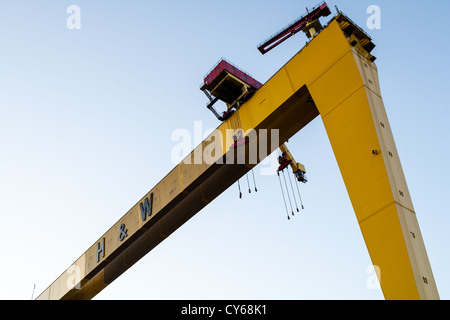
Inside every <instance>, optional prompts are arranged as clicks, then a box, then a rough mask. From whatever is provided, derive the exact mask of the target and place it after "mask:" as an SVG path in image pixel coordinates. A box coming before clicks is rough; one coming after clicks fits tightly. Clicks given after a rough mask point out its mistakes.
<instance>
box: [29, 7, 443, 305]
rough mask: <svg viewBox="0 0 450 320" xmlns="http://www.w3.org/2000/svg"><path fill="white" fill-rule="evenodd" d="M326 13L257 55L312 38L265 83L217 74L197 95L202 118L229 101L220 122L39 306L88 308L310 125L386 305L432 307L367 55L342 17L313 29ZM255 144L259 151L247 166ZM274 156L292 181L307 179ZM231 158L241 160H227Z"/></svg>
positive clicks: (423, 256)
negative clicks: (84, 302) (329, 157)
mask: <svg viewBox="0 0 450 320" xmlns="http://www.w3.org/2000/svg"><path fill="white" fill-rule="evenodd" d="M329 14H330V11H329V9H328V7H327V5H326V4H325V3H322V4H320V5H319V6H318V7H317V8H315V9H313V10H312V11H310V12H309V13H308V14H307V15H305V16H303V17H301V18H300V19H299V20H298V21H297V22H296V23H294V24H291V25H289V26H288V27H287V28H285V29H284V30H283V31H282V32H281V33H279V34H277V35H276V36H275V37H272V38H271V39H269V40H268V41H265V42H264V43H263V44H262V45H261V46H259V49H260V51H261V52H262V53H266V52H268V51H269V50H271V49H273V48H274V47H275V46H276V45H278V44H279V43H281V42H282V41H284V40H286V39H287V38H288V37H290V36H292V35H293V34H295V33H296V32H298V31H302V30H303V31H304V32H307V35H308V36H309V37H310V41H309V42H308V43H307V45H306V46H305V47H304V48H302V49H301V50H300V51H299V52H297V53H296V54H295V55H294V56H293V57H292V59H290V60H289V61H287V62H286V64H285V65H284V66H282V67H281V68H280V69H279V70H278V71H277V72H276V73H275V74H274V75H273V76H272V77H271V78H270V79H269V80H268V81H267V82H266V83H264V84H260V83H258V82H256V81H254V79H252V78H251V77H249V75H248V74H246V73H243V72H241V71H240V70H237V69H236V68H234V67H233V66H228V65H226V64H225V63H224V64H219V65H218V66H217V67H216V68H215V69H214V70H212V71H211V73H210V74H209V78H208V77H206V78H205V86H204V88H203V89H204V90H207V91H209V93H211V90H212V91H213V92H214V93H215V94H216V96H214V95H213V96H214V98H213V97H211V101H210V103H209V104H208V108H209V109H211V110H213V109H212V104H214V102H213V101H214V100H216V101H217V100H218V99H221V100H222V101H228V102H227V103H228V108H227V110H226V111H225V112H224V114H222V115H219V114H218V113H217V112H215V111H214V112H215V114H216V116H218V118H221V119H222V120H223V122H222V123H221V124H220V125H219V126H218V127H217V129H216V130H215V131H214V132H213V133H211V135H210V136H208V137H207V138H206V139H205V140H204V141H203V142H202V143H201V144H200V145H199V146H197V147H196V148H195V149H194V150H193V151H192V152H191V153H190V154H189V155H188V156H187V157H186V158H185V159H184V160H183V161H182V162H180V163H179V164H178V165H176V166H175V167H174V168H173V170H172V171H170V172H169V173H168V174H167V175H166V176H165V177H164V178H163V179H162V180H161V181H160V182H159V183H158V184H156V185H155V186H154V187H153V188H151V189H150V191H149V192H148V193H147V194H146V195H145V196H144V197H143V198H141V199H139V201H138V202H137V203H136V204H135V205H134V206H132V207H131V209H130V210H129V211H128V212H126V213H125V214H124V216H123V217H122V218H120V219H119V220H118V221H117V222H116V223H114V224H113V225H112V227H111V228H110V229H109V230H108V231H106V233H105V234H103V235H101V236H100V237H99V238H98V239H97V240H96V241H95V242H94V243H93V244H92V245H91V246H90V247H89V248H88V249H87V250H86V251H85V252H84V253H83V254H82V255H81V256H80V257H79V258H78V259H76V260H75V262H74V263H73V264H72V265H70V266H69V267H68V268H67V269H66V270H65V271H63V272H62V274H61V276H60V277H58V278H57V279H56V280H55V281H54V282H53V283H52V284H50V285H49V286H48V288H46V289H45V290H44V291H43V292H42V293H41V294H40V295H39V296H38V298H37V299H42V300H45V299H91V298H93V297H94V296H95V295H96V294H98V293H99V292H100V291H101V290H103V289H104V288H105V287H107V286H108V285H109V284H110V283H111V282H112V281H114V280H115V279H116V278H117V277H119V276H120V275H121V274H122V273H123V272H125V271H126V270H127V269H128V268H130V267H131V266H132V265H133V264H134V263H136V262H137V261H138V260H139V259H140V258H142V257H143V256H144V255H146V254H147V253H148V252H149V251H151V250H152V249H153V248H154V247H155V246H157V245H158V244H159V243H160V242H161V241H163V240H164V239H166V238H167V237H168V236H169V235H170V234H171V233H172V232H174V231H175V230H177V228H179V227H180V226H181V225H183V224H184V223H185V222H186V221H188V220H189V219H190V218H191V217H192V216H193V215H195V214H196V213H197V212H199V211H200V210H201V209H202V208H203V207H205V206H206V205H207V204H209V203H210V202H211V201H213V200H214V199H215V198H216V197H217V196H218V195H219V194H221V193H222V192H223V191H225V190H226V189H227V188H228V187H230V186H231V185H233V184H234V183H235V182H236V181H237V180H238V179H240V178H241V177H242V176H244V175H245V174H246V173H247V172H249V170H251V169H252V168H254V167H255V166H256V165H257V164H258V163H259V162H260V161H262V160H263V159H264V157H265V156H267V155H269V154H270V153H271V152H273V151H275V150H276V149H277V148H278V147H280V145H281V144H282V143H283V142H284V141H287V140H288V139H289V138H291V137H292V136H293V135H295V134H296V133H297V132H298V131H300V130H301V129H302V128H303V127H305V126H306V125H307V124H308V123H309V122H310V121H312V120H313V119H314V118H316V117H317V116H319V115H320V116H321V118H322V120H323V124H324V126H325V129H326V132H327V134H328V137H329V140H330V143H331V146H332V148H333V152H334V155H335V157H336V160H337V163H338V166H339V169H340V171H341V174H342V177H343V180H344V183H345V186H346V188H347V191H348V194H349V197H350V200H351V203H352V206H353V209H354V212H355V215H356V218H357V221H358V223H359V226H360V229H361V232H362V235H363V237H364V241H365V243H366V246H367V249H368V252H369V254H370V257H371V259H372V263H373V264H374V265H376V266H377V270H379V272H378V273H377V275H378V280H379V282H380V285H381V288H382V291H383V294H384V297H385V298H386V299H439V294H438V291H437V287H436V283H435V280H434V277H433V273H432V270H431V266H430V263H429V260H428V256H427V252H426V249H425V245H424V241H423V239H422V235H421V232H420V228H419V224H418V221H417V218H416V212H415V210H414V207H413V204H412V200H411V196H410V194H409V191H408V187H407V184H406V180H405V176H404V174H403V170H402V166H401V163H400V158H399V155H398V152H397V149H396V146H395V142H394V138H393V135H392V131H391V127H390V125H389V120H388V117H387V114H386V111H385V107H384V103H383V100H382V95H381V90H380V84H379V78H378V70H377V66H376V64H375V62H374V61H375V57H374V56H373V55H372V53H371V52H372V49H373V48H374V47H375V45H374V44H373V42H372V40H371V38H370V36H369V35H367V34H366V33H365V32H364V31H363V30H362V29H361V28H360V27H358V26H357V25H356V24H355V23H354V22H353V21H352V20H350V19H349V18H348V17H347V16H346V15H344V14H343V13H342V12H338V13H337V14H336V15H335V16H334V17H332V19H331V20H330V21H329V22H328V23H327V24H326V25H325V27H322V25H321V24H320V23H319V22H318V19H319V18H320V17H323V16H327V15H329ZM214 72H215V73H214ZM229 73H231V74H233V75H234V76H232V77H231V76H229V77H227V74H229ZM215 80H217V81H215ZM243 83H244V84H245V89H244V88H243ZM245 90H246V91H245ZM244 91H245V94H243V93H244ZM236 99H237V100H239V101H237V103H236ZM267 132H276V133H277V135H276V137H272V136H271V135H267V134H266V133H267ZM263 138H264V139H263ZM262 141H263V142H262ZM255 142H257V143H256V144H254V143H255ZM280 142H281V143H280ZM255 145H256V146H258V148H259V149H266V151H267V152H266V153H265V155H264V154H263V153H261V152H259V151H261V150H259V151H258V153H257V154H258V156H257V157H256V158H254V159H253V160H251V159H250V158H251V156H252V148H253V147H254V146H255ZM281 150H282V151H283V150H284V154H285V156H284V157H285V158H283V159H282V160H286V159H287V160H288V161H289V160H290V164H289V165H290V166H291V168H292V169H293V172H294V173H295V172H298V174H297V175H296V176H297V179H298V178H300V179H306V178H305V176H304V173H305V170H304V167H303V166H302V165H300V164H298V163H297V162H295V161H294V160H293V158H292V155H291V154H290V152H289V151H288V149H287V148H285V146H283V145H282V146H281ZM205 154H207V155H208V157H205ZM202 155H203V157H202ZM240 156H243V159H245V161H242V162H239V161H238V162H236V161H234V160H236V159H239V157H240Z"/></svg>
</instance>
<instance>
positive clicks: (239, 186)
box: [238, 179, 242, 198]
mask: <svg viewBox="0 0 450 320" xmlns="http://www.w3.org/2000/svg"><path fill="white" fill-rule="evenodd" d="M238 188H239V198H242V192H241V184H240V183H239V179H238Z"/></svg>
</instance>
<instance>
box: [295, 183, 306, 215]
mask: <svg viewBox="0 0 450 320" xmlns="http://www.w3.org/2000/svg"><path fill="white" fill-rule="evenodd" d="M295 185H296V186H297V191H298V197H299V198H300V204H301V206H302V210H303V209H305V207H304V206H303V201H302V196H301V195H300V189H299V188H298V183H296V184H295Z"/></svg>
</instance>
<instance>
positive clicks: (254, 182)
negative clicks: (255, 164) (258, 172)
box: [252, 170, 258, 192]
mask: <svg viewBox="0 0 450 320" xmlns="http://www.w3.org/2000/svg"><path fill="white" fill-rule="evenodd" d="M252 176H253V184H254V185H255V192H258V189H256V181H255V174H254V173H253V170H252Z"/></svg>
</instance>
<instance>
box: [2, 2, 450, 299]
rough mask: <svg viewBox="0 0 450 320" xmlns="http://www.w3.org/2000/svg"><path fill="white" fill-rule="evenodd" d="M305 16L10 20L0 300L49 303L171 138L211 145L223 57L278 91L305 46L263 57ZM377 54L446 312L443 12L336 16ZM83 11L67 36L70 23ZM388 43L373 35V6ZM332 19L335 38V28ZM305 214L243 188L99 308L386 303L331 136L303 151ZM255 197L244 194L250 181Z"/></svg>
mask: <svg viewBox="0 0 450 320" xmlns="http://www.w3.org/2000/svg"><path fill="white" fill-rule="evenodd" d="M317 3H318V0H308V1H288V0H281V1H268V0H263V1H261V0H258V1H256V0H252V1H234V0H233V1H220V2H219V1H210V0H209V1H206V0H202V1H197V0H195V1H181V0H180V1H163V2H161V1H137V0H133V1H105V0H97V1H82V0H64V1H61V0H58V1H56V0H45V1H32V0H27V1H25V0H14V1H13V0H3V1H1V2H0V43H1V50H0V217H1V219H2V241H1V242H0V252H1V255H2V259H1V266H0V299H30V298H31V294H32V289H33V285H34V284H36V291H35V296H37V295H38V294H39V293H41V292H42V291H43V290H44V289H45V288H46V287H47V286H48V285H49V284H50V283H52V282H53V281H54V280H55V279H56V278H57V277H58V276H59V275H60V274H61V273H62V272H63V271H64V270H65V269H66V268H68V267H69V266H70V265H71V264H72V263H73V262H74V261H75V260H76V259H77V258H78V257H79V256H80V255H81V254H83V252H84V251H85V250H86V249H87V248H88V247H89V246H91V245H92V244H93V243H94V242H95V241H96V240H97V239H98V238H99V237H100V236H101V235H102V234H103V233H104V232H106V230H108V229H109V227H110V226H111V225H112V224H113V223H115V222H116V221H117V220H118V219H119V218H120V217H121V216H123V215H124V214H125V213H126V211H127V210H128V209H130V208H131V207H132V206H133V205H134V204H135V203H136V202H137V201H138V200H140V199H141V197H142V196H144V195H145V194H146V193H147V192H148V191H149V190H150V189H151V188H152V187H153V186H154V185H155V184H156V183H158V182H159V181H160V180H161V179H162V178H163V177H164V176H165V175H166V173H167V172H169V171H170V170H171V169H172V168H173V167H174V165H175V164H173V163H172V162H171V150H172V149H173V147H174V145H175V143H174V142H173V141H171V134H172V132H174V130H176V129H180V128H182V129H187V130H190V131H193V126H194V121H203V122H202V123H203V128H204V129H205V130H206V129H209V128H215V127H217V126H218V122H217V119H215V118H214V116H213V115H212V114H211V112H209V111H208V110H207V109H206V108H205V104H206V100H205V99H206V97H205V96H204V94H203V93H202V92H201V91H200V90H199V85H200V83H201V81H202V79H203V76H204V75H205V73H206V72H207V71H208V70H209V69H210V68H211V67H212V66H213V65H214V64H215V63H216V62H217V61H218V60H219V59H220V58H221V57H225V58H227V59H228V60H230V61H231V62H233V63H234V64H236V65H237V66H239V67H240V68H242V69H244V70H246V71H248V72H249V73H251V74H252V75H253V76H254V77H255V78H256V79H258V80H259V81H260V82H265V81H266V80H267V79H268V78H269V77H270V76H271V75H272V74H273V73H274V72H276V71H277V70H278V69H279V68H280V67H281V66H282V65H284V63H285V62H286V61H287V60H288V59H290V58H291V57H292V56H293V55H294V54H295V53H296V52H297V51H298V50H299V49H300V48H301V47H302V46H303V45H304V44H305V41H306V37H305V36H304V35H303V34H298V35H296V36H295V37H293V38H291V39H290V40H289V41H287V42H285V43H284V44H283V45H282V46H280V47H278V48H276V49H275V50H273V51H271V52H270V53H269V54H267V55H265V56H262V55H261V54H260V53H259V52H258V50H257V49H256V46H257V44H259V43H260V42H261V41H262V40H264V39H265V38H267V37H268V36H270V35H271V34H273V33H274V32H276V31H278V30H279V29H280V28H282V27H284V26H285V25H286V24H288V23H289V22H291V21H292V20H293V19H295V18H297V17H298V16H300V15H302V14H303V13H304V12H305V7H312V6H315V5H316V4H317ZM327 3H328V4H329V6H330V7H332V8H333V13H334V12H335V11H334V5H338V7H339V9H340V10H342V11H343V12H344V13H346V14H347V15H348V16H349V17H350V18H351V19H352V20H354V21H355V22H356V23H357V24H359V25H360V26H361V27H363V28H364V29H365V30H366V31H367V32H368V33H369V34H370V35H371V36H372V38H373V41H374V43H375V44H376V45H377V47H376V48H375V50H374V54H375V55H376V56H377V57H378V60H377V61H376V63H377V65H378V69H379V75H380V82H381V89H382V94H383V99H384V103H385V106H386V110H387V113H388V116H389V120H390V124H391V126H392V130H393V134H394V137H395V140H396V144H397V148H398V151H399V154H400V158H401V161H402V165H403V169H404V172H405V175H406V179H407V182H408V187H409V189H410V193H411V196H412V199H413V204H414V207H415V210H416V213H417V217H418V221H419V224H420V227H421V231H422V235H423V237H424V241H425V245H426V248H427V252H428V255H429V259H430V262H431V266H432V269H433V272H434V276H435V279H436V282H437V286H438V290H439V294H440V296H441V298H442V299H449V298H450V276H449V272H448V270H450V260H449V248H450V240H449V238H448V237H447V235H448V227H449V225H450V217H449V206H448V203H447V200H448V195H449V191H450V188H449V183H448V181H450V174H449V169H448V164H449V163H450V156H449V150H448V141H447V139H448V138H449V133H450V132H449V127H448V123H449V120H450V111H449V108H448V88H449V85H448V84H449V74H450V68H449V62H448V52H450V44H449V43H448V41H447V39H448V34H449V31H450V27H449V25H448V22H447V21H448V12H449V10H450V3H449V2H448V1H444V0H441V1H433V2H428V3H426V4H425V3H423V2H419V1H384V0H383V1H380V0H374V1H356V0H355V1H353V0H352V1H350V0H345V1H344V0H342V1H327ZM73 4H76V5H78V6H79V7H80V9H81V29H80V30H69V29H68V28H67V27H66V20H67V18H68V17H69V15H68V14H67V13H66V9H67V7H68V6H69V5H73ZM372 4H375V5H378V6H379V7H380V8H381V29H379V30H368V29H367V27H366V20H367V18H368V17H369V15H368V14H367V13H366V9H367V7H368V6H369V5H372ZM328 20H329V19H328V18H325V19H324V22H326V21H328ZM289 147H290V149H291V151H292V153H293V154H294V157H296V159H297V160H298V161H299V162H302V163H304V164H305V165H306V168H307V171H308V179H309V182H308V184H306V185H301V186H300V187H301V192H302V198H303V202H304V205H305V210H303V211H302V213H301V214H297V215H296V216H295V218H293V219H291V220H290V221H287V219H286V216H285V212H284V205H283V200H282V197H281V194H280V190H279V184H278V180H277V177H276V176H275V175H273V176H265V175H261V174H260V171H259V169H260V167H257V169H255V174H256V181H257V186H258V192H257V193H255V192H252V194H248V193H245V192H244V197H243V199H239V198H238V190H237V186H236V185H234V186H232V187H231V188H230V189H228V190H227V191H226V192H224V193H223V194H222V195H221V196H219V197H218V198H217V199H216V200H215V201H214V202H213V203H211V204H210V205H209V206H207V207H206V208H205V209H204V210H202V211H201V212H199V213H198V214H197V215H196V216H194V217H193V218H192V219H191V220H190V221H189V222H188V223H186V224H185V225H183V226H182V227H181V228H180V229H179V230H177V231H176V232H175V233H174V234H172V235H171V236H170V237H169V238H168V239H166V240H165V241H164V242H162V243H161V244H160V245H158V246H157V247H156V248H155V249H154V250H153V251H151V252H150V253H149V254H147V255H146V256H145V257H144V258H143V259H141V260H140V261H139V262H138V263H136V264H135V265H134V266H133V267H132V268H131V269H129V270H128V271H127V272H125V273H124V274H123V275H122V276H121V277H119V278H118V279H117V280H116V281H115V282H114V283H113V284H111V285H110V286H109V287H107V288H106V289H105V290H104V291H103V292H101V293H100V294H99V295H98V296H97V299H382V298H383V295H382V293H381V291H379V290H374V289H370V288H368V286H367V281H368V279H369V277H370V276H371V275H370V274H368V273H367V269H368V268H369V267H370V265H371V261H370V257H369V255H368V252H367V249H366V246H365V243H364V240H363V237H362V234H361V232H360V229H359V226H358V224H357V221H356V218H355V215H354V213H353V209H352V206H351V203H350V200H349V198H348V195H347V192H346V189H345V186H344V184H343V182H342V179H341V175H340V172H339V169H338V167H337V164H336V161H335V158H334V155H333V152H332V150H331V147H330V145H329V142H328V138H327V136H326V133H325V130H324V127H323V124H322V122H321V120H320V118H317V119H316V120H314V121H313V122H312V123H310V124H309V125H308V126H307V127H306V128H305V129H304V130H302V131H301V132H299V133H298V134H297V135H295V136H294V138H292V139H291V140H290V143H289ZM241 183H242V186H243V189H244V190H245V189H246V180H241Z"/></svg>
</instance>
